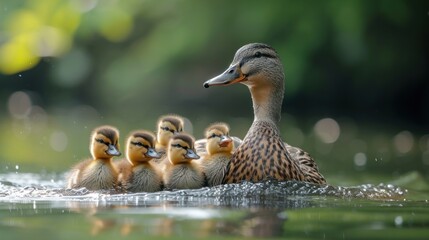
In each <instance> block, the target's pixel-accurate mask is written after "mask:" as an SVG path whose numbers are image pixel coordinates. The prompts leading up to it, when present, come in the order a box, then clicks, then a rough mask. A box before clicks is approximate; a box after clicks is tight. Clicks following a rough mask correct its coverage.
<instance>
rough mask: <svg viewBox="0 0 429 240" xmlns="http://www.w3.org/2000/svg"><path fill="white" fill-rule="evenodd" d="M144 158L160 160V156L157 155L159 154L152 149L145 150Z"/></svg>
mask: <svg viewBox="0 0 429 240" xmlns="http://www.w3.org/2000/svg"><path fill="white" fill-rule="evenodd" d="M146 156H147V157H151V158H156V159H159V158H161V156H162V154H161V153H159V152H157V151H155V149H153V148H149V149H148V150H147V152H146Z"/></svg>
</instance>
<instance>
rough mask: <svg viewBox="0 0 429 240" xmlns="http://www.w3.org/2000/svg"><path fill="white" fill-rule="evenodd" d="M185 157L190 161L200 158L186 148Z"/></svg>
mask: <svg viewBox="0 0 429 240" xmlns="http://www.w3.org/2000/svg"><path fill="white" fill-rule="evenodd" d="M185 157H186V158H190V159H198V158H200V156H198V155H197V154H196V153H195V151H194V150H192V149H190V148H188V149H187V150H186V154H185Z"/></svg>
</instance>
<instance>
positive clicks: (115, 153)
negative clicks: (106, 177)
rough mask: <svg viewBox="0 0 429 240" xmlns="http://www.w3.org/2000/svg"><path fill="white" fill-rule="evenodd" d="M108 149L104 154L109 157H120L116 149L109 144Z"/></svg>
mask: <svg viewBox="0 0 429 240" xmlns="http://www.w3.org/2000/svg"><path fill="white" fill-rule="evenodd" d="M108 147H109V148H108V149H107V151H106V153H107V154H109V155H110V156H121V152H119V150H118V149H117V148H116V146H115V145H113V144H109V146H108Z"/></svg>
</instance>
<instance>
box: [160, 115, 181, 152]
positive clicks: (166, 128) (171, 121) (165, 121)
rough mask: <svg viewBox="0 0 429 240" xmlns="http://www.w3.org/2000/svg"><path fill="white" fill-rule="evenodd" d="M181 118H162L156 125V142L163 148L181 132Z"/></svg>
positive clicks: (169, 116) (170, 116) (175, 116)
mask: <svg viewBox="0 0 429 240" xmlns="http://www.w3.org/2000/svg"><path fill="white" fill-rule="evenodd" d="M183 125H184V123H183V118H182V117H180V116H177V115H166V116H162V117H161V118H160V119H159V120H158V124H157V126H158V127H157V141H158V143H160V144H161V145H163V146H167V145H168V141H169V140H170V138H171V137H172V136H173V135H174V134H177V133H180V132H182V131H183Z"/></svg>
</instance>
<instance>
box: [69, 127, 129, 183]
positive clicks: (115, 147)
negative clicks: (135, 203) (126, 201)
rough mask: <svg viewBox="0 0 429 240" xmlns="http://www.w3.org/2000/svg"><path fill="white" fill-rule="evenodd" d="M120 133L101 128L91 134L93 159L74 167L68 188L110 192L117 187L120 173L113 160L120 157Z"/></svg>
mask: <svg viewBox="0 0 429 240" xmlns="http://www.w3.org/2000/svg"><path fill="white" fill-rule="evenodd" d="M118 142H119V131H118V130H117V129H116V128H115V127H112V126H101V127H98V128H96V129H94V130H93V132H92V134H91V142H90V151H91V155H92V158H91V159H87V160H84V161H82V162H80V163H78V164H76V165H75V166H74V167H72V169H71V171H70V174H69V176H68V179H67V187H68V188H83V187H85V188H87V189H88V190H110V189H113V188H115V187H116V182H117V178H118V172H117V170H116V169H115V167H114V166H113V164H112V158H113V157H115V156H120V155H121V153H120V152H119V143H118Z"/></svg>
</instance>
